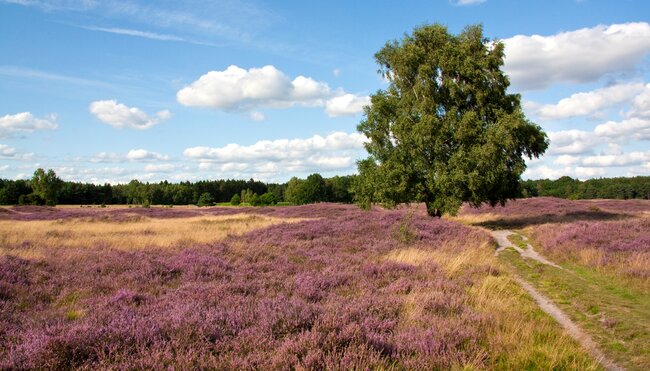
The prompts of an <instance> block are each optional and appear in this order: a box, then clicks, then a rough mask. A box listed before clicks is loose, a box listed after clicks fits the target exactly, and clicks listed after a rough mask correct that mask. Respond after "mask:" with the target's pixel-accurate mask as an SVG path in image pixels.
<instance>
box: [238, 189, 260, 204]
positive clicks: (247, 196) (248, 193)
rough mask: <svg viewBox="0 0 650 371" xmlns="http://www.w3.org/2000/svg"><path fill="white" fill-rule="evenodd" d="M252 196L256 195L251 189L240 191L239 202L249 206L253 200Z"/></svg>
mask: <svg viewBox="0 0 650 371" xmlns="http://www.w3.org/2000/svg"><path fill="white" fill-rule="evenodd" d="M253 195H257V194H256V193H255V192H253V190H252V189H248V188H247V189H244V190H243V191H241V202H242V203H244V204H251V201H252V199H253Z"/></svg>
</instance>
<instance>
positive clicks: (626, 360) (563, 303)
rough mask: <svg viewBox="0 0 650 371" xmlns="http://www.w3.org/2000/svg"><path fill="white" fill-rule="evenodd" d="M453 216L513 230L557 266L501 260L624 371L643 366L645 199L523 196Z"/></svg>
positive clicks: (511, 254)
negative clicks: (508, 264) (509, 265)
mask: <svg viewBox="0 0 650 371" xmlns="http://www.w3.org/2000/svg"><path fill="white" fill-rule="evenodd" d="M456 219H457V220H460V221H464V222H466V223H470V224H477V225H482V226H488V227H492V228H519V229H518V230H516V232H517V233H516V234H513V235H511V240H512V242H513V243H515V244H516V245H517V246H518V247H519V248H520V249H523V250H525V249H534V251H536V252H538V253H540V254H542V256H544V257H545V258H544V259H546V258H547V259H549V260H550V261H551V262H552V264H559V266H553V265H549V264H548V263H545V262H544V261H543V260H542V261H539V260H535V259H522V257H523V256H525V255H532V254H530V252H529V251H524V252H523V253H517V252H515V251H514V250H510V251H504V252H503V253H502V254H501V256H502V257H503V259H505V260H506V261H508V262H509V263H510V264H511V266H512V267H514V268H515V271H516V272H517V273H518V274H520V275H521V276H522V277H524V278H525V279H526V280H528V281H530V282H532V283H533V284H534V285H535V286H536V287H537V288H538V289H539V290H541V291H542V292H543V293H544V294H546V295H547V296H548V297H550V298H551V299H552V300H553V301H554V302H555V303H556V304H557V305H558V306H559V307H560V308H562V309H563V310H564V311H565V312H566V313H567V314H568V315H569V316H570V317H571V318H572V319H573V320H574V321H576V323H578V324H579V325H580V326H581V327H582V328H583V329H585V331H586V332H587V333H589V334H590V335H591V336H592V337H593V339H594V340H595V341H596V342H597V343H598V344H599V345H600V348H601V349H602V350H603V352H604V353H605V354H606V355H607V356H608V357H610V358H612V359H613V360H614V361H615V362H617V363H618V364H619V365H622V366H623V367H625V368H627V369H638V370H646V369H648V368H650V346H649V345H648V344H650V201H647V200H590V201H568V200H561V199H556V198H539V199H527V200H517V201H514V202H511V203H509V204H508V205H507V206H506V207H497V208H480V209H470V208H465V209H464V210H463V212H462V213H461V215H460V216H459V217H458V218H456ZM521 236H527V237H528V238H526V237H521ZM528 243H530V244H531V245H530V246H528Z"/></svg>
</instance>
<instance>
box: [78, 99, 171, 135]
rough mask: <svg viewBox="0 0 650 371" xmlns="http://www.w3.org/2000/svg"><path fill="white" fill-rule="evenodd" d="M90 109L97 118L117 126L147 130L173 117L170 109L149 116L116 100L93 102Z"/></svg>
mask: <svg viewBox="0 0 650 371" xmlns="http://www.w3.org/2000/svg"><path fill="white" fill-rule="evenodd" d="M89 109H90V113H92V114H93V115H95V117H97V119H99V120H100V121H102V122H103V123H106V124H108V125H111V126H113V127H115V128H124V127H127V128H131V129H138V130H145V129H149V128H151V127H153V126H155V125H158V124H159V123H160V122H161V121H162V120H167V119H169V118H170V117H171V112H170V111H168V110H163V111H160V112H158V113H156V116H149V115H147V114H146V113H145V112H143V111H142V110H140V109H139V108H137V107H128V106H126V105H124V104H121V103H117V102H116V101H115V100H100V101H95V102H92V103H90V107H89Z"/></svg>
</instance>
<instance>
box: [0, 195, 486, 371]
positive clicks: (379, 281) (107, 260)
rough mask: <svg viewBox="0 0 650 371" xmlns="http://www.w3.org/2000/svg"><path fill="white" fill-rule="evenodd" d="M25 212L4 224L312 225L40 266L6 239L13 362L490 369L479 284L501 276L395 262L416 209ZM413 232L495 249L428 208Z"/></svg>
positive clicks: (6, 314)
mask: <svg viewBox="0 0 650 371" xmlns="http://www.w3.org/2000/svg"><path fill="white" fill-rule="evenodd" d="M10 211H11V212H10V213H4V215H5V216H4V217H5V218H6V217H7V214H8V215H9V217H10V218H13V219H14V220H15V222H16V223H26V222H23V221H20V220H38V219H53V218H55V219H61V218H79V217H81V218H95V220H97V221H98V222H100V221H105V222H106V223H109V222H120V223H137V222H138V219H133V217H134V216H135V215H140V216H147V217H159V218H167V217H189V216H197V215H205V214H208V215H217V214H234V213H235V212H237V213H242V212H243V213H259V214H266V215H269V216H274V217H292V218H306V217H309V218H310V219H308V220H303V221H301V222H299V223H294V224H289V223H282V224H276V225H272V226H270V227H267V228H262V229H257V230H254V231H252V232H249V233H247V234H245V235H243V236H240V237H231V238H227V239H226V240H223V241H222V242H215V243H206V244H201V245H194V246H189V247H181V246H179V247H178V248H176V249H166V250H159V249H158V250H155V251H149V250H143V249H137V250H124V249H114V248H109V247H106V246H101V245H99V246H88V247H83V248H77V247H66V248H58V249H50V250H44V251H41V252H40V254H37V255H34V256H35V257H34V258H29V259H28V258H22V257H20V256H21V255H20V250H21V249H39V247H38V246H36V245H37V244H31V245H29V246H27V245H25V246H21V245H18V246H13V247H11V248H8V247H5V248H3V250H2V251H3V254H2V255H0V283H1V284H0V339H1V340H0V368H70V367H84V368H96V367H100V368H107V367H110V368H149V367H156V368H158V367H164V366H175V367H178V368H219V369H252V368H312V369H313V368H318V369H324V368H327V369H332V368H333V369H349V368H367V367H370V368H377V367H379V368H389V367H399V368H420V369H431V368H449V367H453V366H459V365H470V364H471V365H476V366H480V365H482V364H483V363H484V362H487V358H488V357H487V356H486V354H487V353H486V349H485V342H486V341H485V339H486V336H487V335H486V328H487V327H489V326H490V321H491V319H490V317H489V316H487V315H486V314H483V313H481V312H479V311H477V310H476V309H473V307H472V306H471V305H470V304H469V300H468V296H467V288H468V287H470V286H471V285H473V283H474V282H475V280H477V279H479V278H481V277H485V276H487V275H489V274H490V273H489V272H488V271H489V270H482V271H478V272H477V271H475V270H467V271H465V272H461V274H459V275H457V276H456V277H454V278H453V279H452V278H451V277H450V276H449V275H448V274H447V273H446V272H445V270H444V269H443V268H442V267H441V266H439V265H438V264H436V263H434V262H433V261H428V262H426V263H425V264H408V263H405V262H396V261H392V260H391V259H388V258H386V256H388V254H389V253H390V252H391V251H395V250H398V249H402V248H403V247H404V246H405V245H404V242H403V241H400V239H399V238H397V237H396V236H397V234H396V233H395V231H396V228H397V227H398V226H400V225H402V226H403V227H404V225H403V221H404V220H406V219H405V214H404V213H403V212H386V211H379V210H375V211H371V212H363V211H360V210H358V209H357V208H356V207H354V206H345V205H328V204H323V205H307V206H303V207H281V208H257V209H252V208H250V209H249V208H237V209H235V208H211V209H179V210H174V209H171V210H169V209H117V210H105V209H81V208H79V209H72V208H71V209H51V208H14V209H10ZM400 223H402V224H400ZM406 227H408V228H410V230H411V232H412V238H413V241H412V244H411V245H409V246H410V247H412V248H417V249H420V250H427V249H428V250H431V251H435V250H437V249H443V248H444V249H456V251H462V250H463V249H476V248H479V247H480V246H481V245H483V247H485V246H486V245H487V244H488V243H489V237H488V236H487V234H485V233H483V232H480V231H476V230H472V229H470V228H468V227H464V226H461V225H458V224H454V223H451V222H447V221H443V220H435V219H429V218H424V217H420V216H418V215H416V216H414V217H413V218H412V220H410V221H409V222H408V225H407V226H406ZM134 238H137V236H136V237H134ZM25 239H26V240H28V239H29V236H25ZM43 249H45V248H43ZM413 303H417V306H415V307H413Z"/></svg>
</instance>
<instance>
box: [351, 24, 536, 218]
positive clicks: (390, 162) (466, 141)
mask: <svg viewBox="0 0 650 371" xmlns="http://www.w3.org/2000/svg"><path fill="white" fill-rule="evenodd" d="M375 58H376V60H377V63H378V64H379V66H380V72H381V73H382V75H383V77H384V78H385V79H387V80H388V81H389V86H388V88H387V89H386V90H380V91H378V92H377V93H375V94H374V95H373V96H372V97H371V105H370V106H369V107H366V109H365V117H364V120H363V121H362V122H361V123H360V124H359V126H358V130H359V131H361V132H362V133H363V134H365V135H366V136H367V137H368V138H369V142H368V143H366V145H365V146H366V149H367V151H368V153H369V155H370V156H369V157H368V158H367V159H365V160H362V161H360V162H359V164H358V167H359V175H360V176H359V179H357V181H356V182H355V185H354V192H355V197H356V201H357V202H359V203H360V204H361V206H363V207H370V205H371V204H372V203H383V204H385V205H386V206H394V205H396V204H399V203H408V202H424V203H425V204H426V207H427V212H428V214H429V215H432V216H441V215H442V214H443V213H451V214H455V213H456V212H457V211H458V209H459V208H460V206H461V205H462V203H463V202H469V203H470V204H472V205H474V206H479V205H481V204H482V203H484V202H488V203H490V204H491V205H496V204H498V203H501V204H504V203H505V202H506V201H507V200H508V199H511V198H514V197H516V196H517V195H518V194H519V191H520V189H519V181H520V176H521V174H522V173H523V171H524V170H525V169H526V164H525V161H524V156H526V157H529V158H532V157H539V156H540V155H542V154H543V153H544V152H545V151H546V148H547V147H548V140H547V137H546V134H545V133H544V132H543V131H542V129H541V128H540V127H539V126H537V125H535V124H534V123H532V122H530V121H528V120H527V119H526V117H525V116H524V113H523V111H522V109H521V104H520V97H519V95H517V94H508V93H507V88H508V85H509V80H508V77H507V76H506V75H505V74H504V73H503V72H502V71H501V66H502V65H503V58H504V46H503V44H502V43H500V42H492V41H490V40H488V39H486V38H485V37H483V30H482V27H481V26H470V27H467V28H465V30H464V31H463V32H461V33H460V34H459V35H452V34H450V33H449V32H448V31H447V29H446V27H444V26H441V25H437V24H436V25H426V26H422V27H419V28H416V29H415V30H414V31H413V34H412V35H406V36H405V37H404V39H402V40H401V41H393V42H389V43H387V44H386V45H385V46H384V47H383V48H382V49H381V50H380V51H379V52H378V53H377V54H375Z"/></svg>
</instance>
